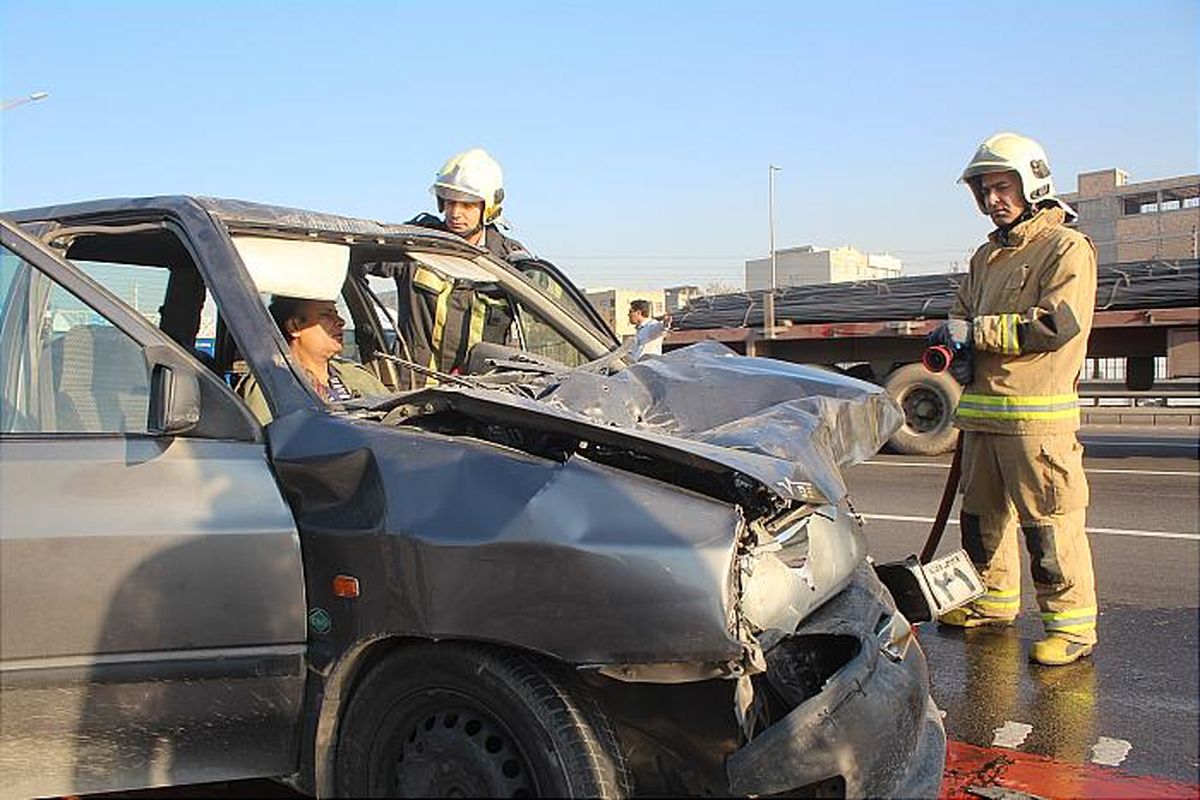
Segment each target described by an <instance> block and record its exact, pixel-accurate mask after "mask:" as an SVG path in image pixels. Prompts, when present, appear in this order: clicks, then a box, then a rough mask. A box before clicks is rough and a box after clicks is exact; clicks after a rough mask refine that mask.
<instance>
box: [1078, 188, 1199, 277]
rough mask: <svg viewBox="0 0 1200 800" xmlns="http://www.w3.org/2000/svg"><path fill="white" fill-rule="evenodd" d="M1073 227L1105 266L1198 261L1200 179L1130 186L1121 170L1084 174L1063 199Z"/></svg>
mask: <svg viewBox="0 0 1200 800" xmlns="http://www.w3.org/2000/svg"><path fill="white" fill-rule="evenodd" d="M1062 199H1063V200H1065V201H1066V202H1067V203H1068V204H1070V205H1071V207H1072V208H1074V209H1075V210H1076V211H1077V212H1078V214H1079V219H1078V221H1077V222H1076V223H1075V226H1076V227H1077V228H1079V230H1080V231H1082V232H1083V233H1086V234H1087V235H1088V238H1090V239H1091V240H1092V243H1093V244H1095V245H1096V250H1097V254H1098V260H1099V262H1100V263H1101V264H1126V263H1129V262H1133V261H1150V260H1154V259H1158V260H1163V261H1170V260H1173V259H1182V258H1196V257H1197V250H1198V249H1200V239H1198V237H1200V175H1181V176H1178V177H1174V178H1163V179H1162V180H1156V181H1144V182H1141V183H1129V174H1128V173H1126V172H1125V171H1124V170H1120V169H1103V170H1098V171H1096V172H1083V173H1080V174H1079V177H1078V191H1076V192H1072V193H1070V194H1064V195H1062Z"/></svg>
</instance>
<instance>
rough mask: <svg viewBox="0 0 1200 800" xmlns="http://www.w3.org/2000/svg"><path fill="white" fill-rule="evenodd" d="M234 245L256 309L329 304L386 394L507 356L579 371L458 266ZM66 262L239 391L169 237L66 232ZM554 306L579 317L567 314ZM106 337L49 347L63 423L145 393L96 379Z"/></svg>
mask: <svg viewBox="0 0 1200 800" xmlns="http://www.w3.org/2000/svg"><path fill="white" fill-rule="evenodd" d="M233 239H234V243H235V246H236V247H237V249H238V250H239V254H240V255H241V256H242V260H243V262H244V263H245V264H246V266H247V269H248V270H249V271H250V273H251V277H252V279H253V280H254V282H255V284H256V287H257V288H258V289H259V293H260V297H261V299H262V301H263V305H264V309H265V306H266V305H267V304H268V303H269V302H270V298H271V295H272V294H274V293H279V294H291V295H294V296H308V297H314V298H319V299H336V301H337V303H338V307H339V312H340V313H341V314H342V316H343V318H344V319H345V320H346V328H347V337H346V345H345V350H344V352H343V356H344V357H347V358H350V359H352V360H355V361H357V362H359V363H361V364H362V365H363V366H364V367H366V368H367V369H368V370H370V371H371V372H372V373H374V374H375V375H376V376H377V377H378V378H379V379H380V380H381V381H382V382H383V383H384V384H385V385H386V386H388V387H389V388H391V389H396V390H405V389H416V388H422V387H425V386H431V385H436V384H437V383H439V382H442V381H445V380H447V378H446V376H447V375H478V374H481V373H485V372H488V371H492V370H494V369H495V365H496V364H497V363H498V362H503V361H505V360H506V359H512V358H518V357H520V358H525V359H531V360H533V361H540V362H541V363H542V364H543V365H559V366H561V365H567V366H574V365H578V364H581V363H584V362H585V361H587V358H586V357H585V355H584V354H583V353H581V352H580V351H579V349H578V348H576V347H575V346H574V345H572V344H571V343H570V342H569V341H568V340H567V339H566V338H564V337H563V336H562V335H561V334H560V333H559V332H558V331H557V330H556V329H555V328H554V327H552V326H551V325H549V324H548V323H546V322H545V321H543V320H542V319H541V318H540V317H539V316H538V315H537V314H536V313H534V312H532V311H531V310H529V309H527V308H525V307H523V305H522V304H521V303H520V302H519V301H517V300H515V299H513V298H512V297H510V296H509V295H508V294H507V293H506V292H505V290H504V289H503V287H501V286H500V285H498V284H497V283H496V282H495V280H494V278H493V277H492V276H491V274H490V273H488V272H487V271H486V270H483V269H482V268H480V267H479V266H477V265H476V264H474V263H473V262H472V260H471V259H470V258H468V257H464V256H460V255H456V254H448V253H437V252H422V251H420V250H416V249H413V248H406V247H402V246H398V245H384V244H378V243H369V244H356V245H346V244H344V243H322V242H314V241H312V240H299V239H290V240H289V239H283V238H270V237H263V236H260V235H238V234H237V233H235V234H234V236H233ZM313 245H323V247H314V246H313ZM65 255H66V257H67V258H68V259H69V260H71V261H72V262H74V263H75V264H76V265H77V266H79V267H80V268H81V269H82V270H83V271H85V272H87V273H88V274H89V275H90V276H91V277H92V278H93V279H96V280H97V281H98V282H100V283H101V284H103V285H105V286H106V288H108V289H109V290H110V291H112V292H113V293H114V294H117V295H118V296H119V297H121V298H122V299H123V300H125V302H127V303H130V304H132V305H133V306H134V307H135V308H136V309H137V310H138V311H139V313H141V314H142V315H143V316H144V317H146V318H148V319H150V320H151V321H152V322H154V323H155V324H156V325H157V326H158V328H159V329H160V330H162V331H163V332H164V333H166V334H167V335H168V336H169V337H170V338H171V339H173V340H174V341H175V342H177V343H178V344H179V345H180V346H182V347H183V348H185V349H187V350H189V351H190V352H191V354H192V355H193V356H194V357H195V358H196V360H197V361H199V362H200V363H201V364H203V365H204V366H205V367H206V368H207V369H209V370H211V371H212V372H213V373H214V374H216V375H217V376H219V377H220V378H221V379H222V380H224V382H225V383H226V384H227V385H228V386H229V387H231V388H234V389H236V388H237V387H238V386H239V384H240V383H244V380H243V378H244V376H245V375H246V374H247V373H248V371H249V370H248V367H247V364H246V362H245V360H244V359H243V358H242V355H241V350H240V348H239V346H238V343H237V341H236V339H235V337H234V335H233V334H232V332H231V331H230V328H229V326H228V324H227V323H226V320H225V318H224V317H223V315H222V314H221V313H220V310H219V309H218V308H217V306H216V303H215V302H214V298H213V296H212V294H211V293H210V292H208V291H207V288H206V286H205V283H204V278H203V276H202V274H201V272H200V270H199V269H198V268H197V265H196V263H195V261H194V259H193V257H192V254H191V252H190V251H189V249H188V247H187V246H186V245H185V244H184V242H183V241H181V239H180V237H179V236H178V235H177V234H176V233H175V232H174V231H173V230H171V229H169V228H167V227H165V226H163V225H160V224H144V225H130V226H117V227H111V226H106V227H101V226H96V227H92V228H74V229H72V232H71V238H70V241H69V245H68V247H67V249H66V253H65ZM130 268H138V269H137V270H136V273H137V274H136V275H133V276H131V274H130ZM159 270H161V271H162V272H161V273H160V272H159ZM146 275H149V276H150V277H149V278H148V279H147V278H146V277H144V276H146ZM527 277H528V279H529V280H530V282H531V283H534V284H535V285H536V286H538V287H539V289H540V290H541V291H542V292H543V293H546V294H550V293H551V292H550V291H548V288H554V289H558V290H559V291H558V294H559V295H560V297H559V298H558V299H559V301H560V303H561V302H562V297H561V295H562V294H563V293H562V290H561V285H559V284H556V283H555V284H552V283H551V282H550V281H548V280H546V279H545V276H544V275H539V274H537V273H533V274H529V275H527ZM539 278H540V279H539ZM564 305H566V306H567V307H568V309H569V311H570V313H573V314H575V315H576V316H577V317H578V316H580V313H579V312H578V311H576V310H575V309H571V308H570V303H565V304H564ZM112 335H113V333H112V331H111V330H106V329H104V328H102V327H98V326H89V325H76V326H73V327H71V328H70V329H69V330H68V331H66V332H65V333H64V334H63V335H61V336H59V337H57V338H56V339H55V341H54V344H53V347H52V352H51V362H52V365H53V366H52V369H53V373H54V381H55V389H56V391H57V392H61V393H62V394H63V395H64V396H66V397H68V398H69V400H70V405H71V407H72V408H74V409H75V412H74V413H77V414H80V415H93V416H94V415H96V414H98V413H100V412H99V407H100V405H103V406H104V407H105V408H113V407H114V405H113V404H112V403H108V404H97V402H96V397H97V394H98V393H102V392H105V391H117V390H118V389H119V388H120V387H124V386H130V385H136V384H137V381H136V380H135V375H140V376H141V377H140V380H141V383H144V382H145V367H144V364H140V363H138V360H137V359H136V358H127V359H125V360H124V361H125V362H128V363H123V364H115V363H110V362H113V359H111V358H110V359H108V360H106V362H105V368H104V370H95V369H93V363H92V361H91V360H90V359H91V356H92V354H93V353H96V352H99V351H100V350H101V349H104V348H105V347H106V343H105V337H106V336H112ZM93 373H96V374H100V373H102V374H103V378H101V379H96V378H94V377H93ZM126 373H128V374H126ZM102 384H103V385H102ZM135 405H136V404H134V403H127V404H125V405H121V404H120V403H117V404H116V407H121V408H124V407H125V406H129V408H130V412H129V413H135V411H134V406H135ZM142 407H144V401H143V404H142Z"/></svg>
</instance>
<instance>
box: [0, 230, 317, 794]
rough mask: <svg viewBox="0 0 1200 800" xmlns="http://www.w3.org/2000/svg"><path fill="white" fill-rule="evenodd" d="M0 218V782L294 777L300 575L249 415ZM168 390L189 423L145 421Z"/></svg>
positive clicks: (300, 682)
mask: <svg viewBox="0 0 1200 800" xmlns="http://www.w3.org/2000/svg"><path fill="white" fill-rule="evenodd" d="M0 233H2V244H3V249H2V250H0V301H2V306H0V389H2V404H0V796H13V797H28V796H46V795H65V794H82V793H86V792H96V791H107V790H115V789H128V788H137V787H148V786H162V785H171V784H182V783H197V782H206V781H215V780H224V779H230V778H241V777H251V776H264V775H284V774H290V773H292V772H294V771H295V769H296V764H297V753H296V731H297V728H296V726H297V723H298V720H299V717H300V708H301V703H302V698H303V686H304V677H305V676H304V641H305V627H306V623H305V611H304V608H305V599H304V588H303V587H304V582H303V574H302V569H301V560H300V544H299V537H298V534H297V531H296V527H295V524H294V521H293V518H292V515H291V512H290V511H289V509H288V507H287V505H286V503H285V502H284V500H283V498H282V496H281V494H280V491H279V488H278V486H277V484H276V482H275V479H274V476H273V474H272V472H271V469H270V464H269V462H268V460H267V453H266V449H265V445H264V443H263V438H262V433H261V431H260V430H259V428H258V426H257V424H256V423H255V422H254V421H253V418H252V417H250V416H249V414H248V413H247V412H246V410H245V409H244V407H242V406H241V404H240V401H239V400H238V399H237V398H236V396H234V395H233V394H232V392H230V390H229V388H228V387H227V386H226V385H225V384H224V383H223V382H222V381H221V380H220V379H219V378H217V377H216V376H214V375H213V374H211V373H210V372H209V371H208V370H205V369H204V368H203V367H202V366H201V365H200V364H199V363H198V362H196V361H195V360H194V359H193V358H192V356H191V355H189V354H188V353H187V352H185V351H184V350H183V349H181V348H180V347H179V346H178V345H176V344H175V343H173V342H172V341H170V339H169V338H167V337H166V336H165V335H164V334H163V333H162V332H160V331H159V330H157V329H156V328H154V327H153V325H150V324H148V323H147V321H146V320H145V319H143V318H142V317H141V316H139V315H138V314H137V313H135V312H133V311H132V310H131V309H130V308H128V307H127V306H125V305H124V304H123V303H122V302H121V301H119V300H118V299H117V298H116V297H115V296H114V295H112V294H111V293H110V292H108V291H107V290H105V289H104V288H103V287H102V286H100V285H99V284H98V283H96V282H95V281H93V280H91V279H90V278H88V277H87V276H86V275H84V274H83V273H82V272H80V271H79V270H77V269H76V268H75V267H74V266H73V265H71V264H69V263H68V262H66V261H64V260H63V259H61V258H59V257H57V256H56V255H54V254H53V253H51V252H50V251H48V250H47V249H45V248H43V247H42V246H41V245H40V244H39V243H37V242H35V241H34V240H33V239H31V238H30V237H28V236H27V235H26V234H25V233H23V232H21V231H20V230H18V229H17V228H16V227H15V226H13V225H11V224H10V223H8V222H7V221H5V220H2V219H0ZM164 371H165V372H166V373H170V374H172V375H174V376H175V377H176V378H177V380H176V382H174V383H166V384H164V383H163V379H162V375H163V374H164ZM164 386H166V387H167V388H168V389H169V388H171V387H175V388H176V389H178V391H179V392H180V393H186V392H185V390H187V389H188V388H189V387H191V391H193V393H194V394H195V396H196V397H197V398H198V412H199V414H198V419H197V420H196V422H195V424H194V425H192V426H190V429H189V430H183V428H187V427H189V426H187V425H182V426H179V428H180V430H179V432H177V433H174V434H167V433H163V432H156V428H157V427H161V426H157V425H152V424H151V423H152V421H153V420H155V419H157V417H156V409H155V405H156V404H157V405H158V406H160V407H161V406H162V404H163V403H167V404H170V403H172V402H177V401H178V398H175V399H174V400H172V398H171V397H170V396H169V392H167V391H165V390H164V389H163V387H164ZM160 410H161V409H160Z"/></svg>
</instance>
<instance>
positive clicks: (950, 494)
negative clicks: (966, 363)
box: [920, 344, 963, 564]
mask: <svg viewBox="0 0 1200 800" xmlns="http://www.w3.org/2000/svg"><path fill="white" fill-rule="evenodd" d="M954 356H955V352H954V350H953V349H952V348H950V347H946V346H945V345H940V344H937V345H933V346H931V347H927V348H925V352H924V354H923V355H922V356H921V363H922V364H923V365H924V366H925V369H927V370H929V371H930V372H934V373H937V372H945V371H946V370H947V369H949V368H950V363H951V362H952V361H953V360H954ZM962 451H963V435H962V433H959V435H958V441H957V442H956V443H955V445H954V457H953V458H952V459H951V460H950V474H949V475H947V476H946V486H945V488H943V489H942V502H941V504H940V505H939V506H938V510H937V514H936V515H935V516H934V518H933V527H932V528H930V529H929V538H928V539H926V540H925V546H924V547H923V548H922V549H921V555H920V562H921V563H922V564H928V563H929V562H930V560H932V559H933V554H934V553H935V552H936V551H937V549H938V545H939V544H941V542H942V534H943V533H945V531H946V521H947V520H948V519H949V518H950V508H951V507H952V506H953V505H954V495H955V493H956V492H957V491H958V481H959V478H960V477H961V475H962Z"/></svg>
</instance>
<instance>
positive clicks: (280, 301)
mask: <svg viewBox="0 0 1200 800" xmlns="http://www.w3.org/2000/svg"><path fill="white" fill-rule="evenodd" d="M305 302H307V301H306V300H304V298H302V297H289V296H288V295H286V294H273V295H271V304H270V305H269V306H267V311H268V312H270V314H271V319H273V320H275V325H276V327H278V328H279V332H280V333H282V334H283V340H284V341H285V342H290V341H291V340H292V335H291V333H289V332H288V329H287V321H288V320H289V319H295V318H296V317H299V316H300V306H301V304H303V303H305Z"/></svg>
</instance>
